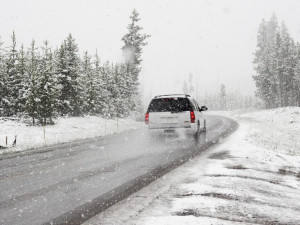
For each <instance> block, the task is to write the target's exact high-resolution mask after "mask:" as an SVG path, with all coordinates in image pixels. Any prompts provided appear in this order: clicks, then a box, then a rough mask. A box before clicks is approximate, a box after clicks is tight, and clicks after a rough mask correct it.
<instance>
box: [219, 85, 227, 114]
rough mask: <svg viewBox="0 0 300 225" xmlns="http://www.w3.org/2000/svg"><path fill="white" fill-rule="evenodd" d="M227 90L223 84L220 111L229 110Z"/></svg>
mask: <svg viewBox="0 0 300 225" xmlns="http://www.w3.org/2000/svg"><path fill="white" fill-rule="evenodd" d="M226 96H227V95H226V88H225V85H224V84H221V86H220V100H219V101H220V109H221V110H227V104H226Z"/></svg>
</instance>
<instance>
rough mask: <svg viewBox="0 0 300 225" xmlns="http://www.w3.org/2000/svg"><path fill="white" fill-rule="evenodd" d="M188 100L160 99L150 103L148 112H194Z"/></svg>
mask: <svg viewBox="0 0 300 225" xmlns="http://www.w3.org/2000/svg"><path fill="white" fill-rule="evenodd" d="M192 110H193V109H192V106H191V104H190V101H189V100H188V99H187V98H158V99H153V100H152V101H151V102H150V105H149V108H148V112H182V111H192Z"/></svg>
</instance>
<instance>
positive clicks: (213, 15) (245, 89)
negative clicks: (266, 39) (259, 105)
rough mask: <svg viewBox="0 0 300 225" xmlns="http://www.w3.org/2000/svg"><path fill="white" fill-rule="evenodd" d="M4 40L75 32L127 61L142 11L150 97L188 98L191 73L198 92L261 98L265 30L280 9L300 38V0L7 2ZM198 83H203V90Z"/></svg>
mask: <svg viewBox="0 0 300 225" xmlns="http://www.w3.org/2000/svg"><path fill="white" fill-rule="evenodd" d="M0 3H1V7H0V16H1V18H0V36H1V40H2V41H3V42H4V43H5V46H8V45H9V44H10V37H11V34H12V31H13V30H14V31H15V33H16V37H17V43H18V45H19V46H20V44H21V43H24V44H25V46H27V47H29V44H30V42H31V40H32V39H33V38H34V39H35V41H36V42H37V44H38V45H41V44H42V42H43V41H44V40H48V41H49V42H50V44H51V45H52V46H53V47H56V46H59V45H60V44H61V42H62V41H63V40H64V39H65V38H66V37H67V35H68V34H69V33H71V34H72V35H73V37H74V38H75V39H76V41H77V43H78V45H79V47H80V52H81V53H82V52H83V51H85V50H88V51H89V52H90V53H91V54H93V53H94V52H95V51H96V49H98V53H99V55H100V57H101V59H102V61H106V60H110V61H114V62H117V61H122V52H121V50H120V49H121V47H122V42H121V37H122V36H123V35H124V34H125V32H126V27H127V25H128V23H129V15H130V14H131V12H132V10H133V9H134V8H135V9H136V10H137V11H138V12H139V13H140V18H141V21H140V25H141V26H143V27H144V32H146V33H147V34H150V35H151V38H149V39H148V42H149V44H148V45H147V46H146V47H145V48H144V53H143V59H144V61H143V65H142V66H143V71H142V74H141V82H142V87H143V90H144V93H145V96H148V97H150V96H153V95H156V94H166V93H182V86H183V84H182V83H183V81H184V80H188V77H189V73H192V74H193V75H194V81H195V82H196V80H197V92H198V94H201V95H203V94H205V93H206V92H207V93H210V92H218V91H219V88H220V84H221V83H224V84H225V85H226V89H227V90H228V91H230V90H231V91H233V90H239V91H241V92H242V93H244V94H251V95H252V94H253V93H254V90H255V85H254V82H253V80H252V78H251V76H252V75H253V74H254V70H253V65H252V60H253V52H254V51H255V47H256V35H257V28H258V26H259V24H260V22H261V20H262V19H263V18H266V19H269V18H270V17H271V15H272V13H273V12H275V13H276V15H277V17H278V19H279V21H282V20H284V21H285V23H286V25H287V27H288V29H289V31H290V33H291V36H292V37H293V38H294V40H296V41H300V13H299V10H300V1H298V0H280V1H279V0H277V1H276V0H184V1H183V0H181V1H179V0H151V1H150V0H149V1H145V0H107V1H104V0H48V1H43V0H0ZM195 86H196V85H195Z"/></svg>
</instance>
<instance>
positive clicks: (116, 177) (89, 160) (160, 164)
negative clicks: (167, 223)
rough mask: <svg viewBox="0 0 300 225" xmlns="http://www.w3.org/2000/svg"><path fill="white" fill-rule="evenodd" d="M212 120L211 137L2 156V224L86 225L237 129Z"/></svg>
mask: <svg viewBox="0 0 300 225" xmlns="http://www.w3.org/2000/svg"><path fill="white" fill-rule="evenodd" d="M237 126H238V125H237V123H236V122H235V121H233V120H231V119H228V118H224V117H217V116H208V117H207V133H206V134H204V133H202V134H200V135H199V136H198V137H194V136H192V135H188V136H186V135H183V134H172V135H157V134H154V135H153V134H152V135H149V132H148V130H147V129H139V130H134V131H130V132H127V133H122V134H119V135H113V136H110V137H105V138H98V139H90V140H85V141H78V142H73V143H70V144H64V145H57V146H53V147H48V148H41V149H36V150H34V151H31V152H29V153H21V154H13V155H6V156H0V190H1V192H0V212H1V215H0V224H26V225H27V224H66V223H67V224H81V223H83V222H84V221H86V220H88V219H89V218H91V217H93V216H94V215H96V214H98V213H100V212H101V211H103V210H105V209H106V208H108V207H110V206H111V205H113V204H114V203H116V202H118V201H120V200H122V199H124V198H126V197H127V196H129V195H130V194H132V193H134V192H135V191H137V190H139V189H141V188H143V187H144V186H146V185H147V184H149V183H150V182H152V181H153V180H155V179H156V178H158V177H160V176H162V175H163V174H165V173H167V172H168V171H170V170H171V169H173V168H175V167H177V166H179V165H181V164H182V163H184V162H186V161H187V160H188V159H189V158H191V157H193V156H195V155H197V154H199V153H200V152H201V151H204V150H205V149H207V148H208V147H209V146H211V145H213V144H214V143H217V142H218V140H219V139H220V138H222V137H224V136H227V135H229V134H230V133H232V132H233V131H234V130H235V129H236V128H237Z"/></svg>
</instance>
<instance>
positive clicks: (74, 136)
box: [0, 116, 144, 154]
mask: <svg viewBox="0 0 300 225" xmlns="http://www.w3.org/2000/svg"><path fill="white" fill-rule="evenodd" d="M143 126H144V123H141V122H136V121H134V120H131V119H118V120H108V119H103V118H100V117H95V116H86V117H70V118H58V119H57V120H56V121H55V125H52V126H45V127H43V126H28V125H27V124H25V123H22V122H18V121H17V120H10V119H6V118H1V117H0V146H4V147H6V137H7V144H8V147H10V146H11V145H12V144H13V142H14V140H15V136H17V145H16V147H13V148H7V149H0V154H1V153H8V152H16V151H23V150H26V149H30V148H37V147H42V146H48V145H53V144H59V143H66V142H70V141H75V140H82V139H86V138H95V137H99V136H106V135H110V134H114V133H119V132H123V131H126V130H130V129H136V128H139V127H143Z"/></svg>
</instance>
